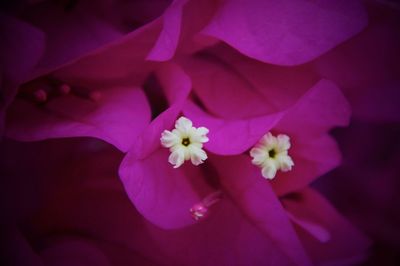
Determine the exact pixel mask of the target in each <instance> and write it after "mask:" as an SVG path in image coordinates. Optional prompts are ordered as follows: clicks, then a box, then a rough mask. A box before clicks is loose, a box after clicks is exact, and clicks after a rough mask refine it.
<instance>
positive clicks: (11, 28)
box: [0, 14, 45, 135]
mask: <svg viewBox="0 0 400 266" xmlns="http://www.w3.org/2000/svg"><path fill="white" fill-rule="evenodd" d="M0 39H1V43H0V58H1V65H0V87H1V90H0V135H3V131H4V117H5V109H6V108H7V107H8V105H9V104H10V103H11V101H12V99H13V97H14V96H15V94H16V92H17V87H18V85H19V84H20V83H21V82H22V81H23V80H24V79H25V78H26V76H27V75H28V74H29V72H30V71H31V70H32V69H33V68H34V66H35V65H36V64H37V63H38V61H39V59H40V57H41V56H42V54H43V53H44V43H45V37H44V34H43V32H41V31H40V30H39V29H37V28H35V27H33V26H31V25H29V24H27V23H25V22H23V21H20V20H18V19H15V18H12V17H9V16H7V15H3V14H0Z"/></svg>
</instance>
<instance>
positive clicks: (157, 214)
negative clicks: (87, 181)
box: [119, 149, 207, 229]
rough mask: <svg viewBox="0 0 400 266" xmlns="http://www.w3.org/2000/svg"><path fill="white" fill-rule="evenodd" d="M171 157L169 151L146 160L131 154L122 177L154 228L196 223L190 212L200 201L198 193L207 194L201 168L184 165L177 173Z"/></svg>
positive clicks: (129, 193) (121, 171)
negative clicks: (171, 162) (155, 226)
mask: <svg viewBox="0 0 400 266" xmlns="http://www.w3.org/2000/svg"><path fill="white" fill-rule="evenodd" d="M168 156H169V151H168V150H167V149H159V150H157V151H155V152H154V153H152V154H151V155H149V156H148V157H146V158H143V159H138V158H137V157H135V155H134V154H133V153H128V154H127V155H126V157H125V159H124V160H123V162H122V164H121V167H120V171H119V173H120V177H121V180H122V182H123V184H124V187H125V190H126V192H127V194H128V196H129V198H130V200H131V201H132V203H133V204H134V205H135V207H136V208H137V209H138V211H139V212H140V213H141V214H142V215H143V216H144V217H146V219H148V220H149V221H150V222H152V223H154V224H155V225H157V226H160V227H162V228H165V229H173V228H179V227H183V226H186V225H190V224H193V223H194V220H193V218H192V217H191V215H190V212H189V210H190V208H191V207H192V206H193V205H194V204H196V203H198V202H200V201H201V197H200V196H199V194H198V191H199V192H200V193H201V192H203V193H206V192H207V187H206V185H205V184H204V183H203V180H202V175H201V172H200V168H198V167H194V166H193V165H191V164H185V165H184V166H181V168H179V169H174V168H173V167H172V165H171V164H169V163H168Z"/></svg>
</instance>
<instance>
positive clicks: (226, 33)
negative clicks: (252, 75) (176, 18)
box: [203, 0, 367, 65]
mask: <svg viewBox="0 0 400 266" xmlns="http://www.w3.org/2000/svg"><path fill="white" fill-rule="evenodd" d="M366 24H367V16H366V12H365V10H364V8H363V6H362V3H361V2H359V1H345V0H342V1H324V2H322V3H321V2H318V3H314V2H310V1H304V0H303V1H279V2H278V3H277V2H271V1H258V0H251V1H246V4H245V5H243V3H242V1H240V0H234V1H225V2H223V3H222V4H221V6H220V9H219V10H218V12H217V14H216V15H215V17H214V19H213V20H212V21H211V23H210V24H209V25H208V26H207V27H206V28H205V29H204V30H203V32H204V33H205V34H208V35H211V36H214V37H216V38H219V39H221V40H223V41H225V42H227V43H228V44H229V45H231V46H233V47H234V48H236V49H238V50H239V51H240V52H242V53H243V54H245V55H247V56H250V57H252V58H255V59H258V60H260V61H263V62H268V63H273V64H280V65H295V64H301V63H305V62H307V61H310V60H312V59H314V58H315V57H317V56H319V55H321V54H323V53H325V52H326V51H328V50H329V49H331V48H333V47H335V46H336V45H338V44H339V43H341V42H343V41H345V40H347V39H349V38H350V37H352V36H353V35H355V34H356V33H358V32H360V31H361V30H362V29H363V28H364V26H366Z"/></svg>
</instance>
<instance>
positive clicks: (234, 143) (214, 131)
mask: <svg viewBox="0 0 400 266" xmlns="http://www.w3.org/2000/svg"><path fill="white" fill-rule="evenodd" d="M184 114H185V116H187V117H188V118H190V119H191V120H192V121H193V122H194V123H195V124H196V125H198V126H203V127H206V128H208V129H209V130H210V132H209V133H208V135H207V136H208V137H209V139H210V141H209V142H207V143H206V144H205V148H206V149H207V150H208V151H211V152H213V153H216V154H220V155H232V154H240V153H243V152H244V151H246V150H248V149H249V148H250V147H251V146H252V145H254V144H255V143H256V142H257V141H258V140H259V139H260V138H261V137H262V136H263V135H264V134H265V133H266V132H268V131H269V130H270V129H271V128H273V127H274V126H275V125H276V124H277V123H278V121H279V119H280V118H281V117H282V115H283V114H282V113H276V114H272V115H266V116H261V117H256V118H251V119H242V120H239V119H238V120H225V119H219V118H216V117H214V116H211V115H209V114H207V113H205V112H204V111H203V110H201V109H200V108H199V107H198V106H196V105H195V104H194V103H193V102H191V101H188V102H187V103H186V105H185V107H184Z"/></svg>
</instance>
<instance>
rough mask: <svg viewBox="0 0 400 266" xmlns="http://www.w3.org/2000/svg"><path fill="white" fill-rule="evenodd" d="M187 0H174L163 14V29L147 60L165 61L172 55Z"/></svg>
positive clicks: (176, 44)
mask: <svg viewBox="0 0 400 266" xmlns="http://www.w3.org/2000/svg"><path fill="white" fill-rule="evenodd" d="M187 2H188V0H174V2H172V4H171V5H170V6H169V7H168V8H167V10H165V12H164V15H163V30H162V31H161V33H160V35H159V36H158V39H157V42H156V44H155V46H154V47H153V48H152V50H151V52H150V53H149V55H148V56H147V59H148V60H154V61H166V60H169V59H171V58H172V57H173V55H174V54H175V50H176V48H177V46H178V41H179V36H180V32H181V22H182V9H183V6H184V5H185V4H186V3H187Z"/></svg>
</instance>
